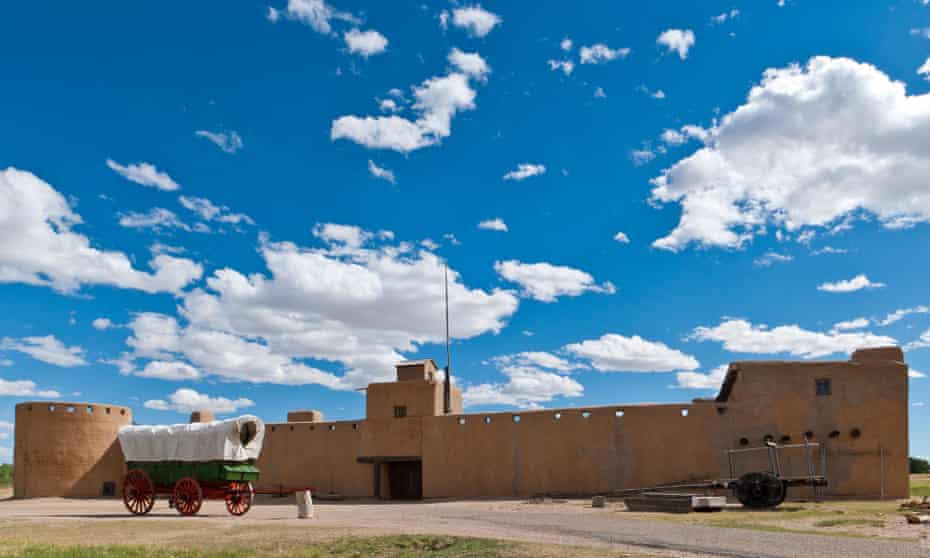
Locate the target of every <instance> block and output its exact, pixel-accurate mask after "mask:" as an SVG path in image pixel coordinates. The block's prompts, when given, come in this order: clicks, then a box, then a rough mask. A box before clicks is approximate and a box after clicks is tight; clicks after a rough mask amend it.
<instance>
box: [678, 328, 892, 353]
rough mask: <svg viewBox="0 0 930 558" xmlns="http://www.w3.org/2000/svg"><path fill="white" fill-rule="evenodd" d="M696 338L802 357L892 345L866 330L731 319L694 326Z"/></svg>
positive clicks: (739, 350) (746, 349) (738, 348)
mask: <svg viewBox="0 0 930 558" xmlns="http://www.w3.org/2000/svg"><path fill="white" fill-rule="evenodd" d="M691 338H692V339H694V340H697V341H717V342H719V343H723V347H724V348H725V349H726V350H728V351H731V352H735V353H753V354H778V353H788V354H791V355H793V356H798V357H801V358H818V357H823V356H827V355H832V354H836V353H847V354H848V353H852V352H853V351H854V350H856V349H864V348H869V347H881V346H887V345H895V344H897V341H895V339H894V338H892V337H886V336H882V335H874V334H872V333H869V332H854V333H841V332H836V331H831V332H828V333H822V332H819V331H810V330H806V329H802V328H801V327H799V326H797V325H782V326H778V327H774V328H769V327H768V326H766V325H762V324H760V325H753V324H752V323H750V322H748V321H746V320H743V319H736V318H730V319H726V320H724V321H723V322H721V323H720V325H717V326H714V327H705V326H701V327H697V328H695V329H694V332H693V333H692V334H691Z"/></svg>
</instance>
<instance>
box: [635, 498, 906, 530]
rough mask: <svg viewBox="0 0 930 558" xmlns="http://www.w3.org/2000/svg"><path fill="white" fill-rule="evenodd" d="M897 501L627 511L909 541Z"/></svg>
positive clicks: (756, 527) (685, 519) (703, 522)
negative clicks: (701, 510)
mask: <svg viewBox="0 0 930 558" xmlns="http://www.w3.org/2000/svg"><path fill="white" fill-rule="evenodd" d="M899 504H900V502H898V501H883V502H881V501H829V502H820V503H817V502H788V503H785V504H782V505H781V506H779V507H778V508H776V509H774V510H746V509H742V508H730V509H727V510H725V511H722V512H718V513H691V514H681V515H678V514H630V515H631V516H639V515H642V516H643V517H646V518H648V519H664V520H668V521H679V522H683V523H688V524H694V525H707V526H711V527H729V528H736V529H754V530H758V531H776V532H788V533H805V534H820V535H841V536H847V537H865V538H873V537H874V538H892V539H904V540H910V539H913V538H916V537H917V536H918V533H916V532H915V531H914V529H912V528H909V527H908V526H907V524H906V522H905V520H904V514H903V512H900V511H899V510H898V507H899Z"/></svg>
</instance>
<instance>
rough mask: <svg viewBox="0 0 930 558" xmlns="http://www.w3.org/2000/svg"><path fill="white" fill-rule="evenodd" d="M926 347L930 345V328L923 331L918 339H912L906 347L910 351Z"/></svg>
mask: <svg viewBox="0 0 930 558" xmlns="http://www.w3.org/2000/svg"><path fill="white" fill-rule="evenodd" d="M925 347H930V329H928V330H926V331H924V332H923V333H921V334H920V337H919V338H918V339H917V340H915V341H911V342H910V343H908V344H907V345H905V346H904V349H905V350H906V351H910V350H913V349H923V348H925Z"/></svg>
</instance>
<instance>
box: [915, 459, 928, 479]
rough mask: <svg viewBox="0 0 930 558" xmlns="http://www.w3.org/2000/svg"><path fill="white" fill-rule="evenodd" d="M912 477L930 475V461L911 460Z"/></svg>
mask: <svg viewBox="0 0 930 558" xmlns="http://www.w3.org/2000/svg"><path fill="white" fill-rule="evenodd" d="M911 474H912V475H930V461H927V460H926V459H922V458H920V457H912V458H911Z"/></svg>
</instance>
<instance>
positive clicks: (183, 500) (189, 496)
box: [172, 477, 203, 515]
mask: <svg viewBox="0 0 930 558" xmlns="http://www.w3.org/2000/svg"><path fill="white" fill-rule="evenodd" d="M172 500H173V501H174V509H176V510H178V513H179V514H181V515H195V514H196V513H197V512H199V511H200V506H202V505H203V490H202V489H201V488H200V483H199V482H197V481H196V480H194V479H192V478H190V477H184V478H183V479H181V480H179V481H178V482H177V483H175V485H174V493H173V494H172Z"/></svg>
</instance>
